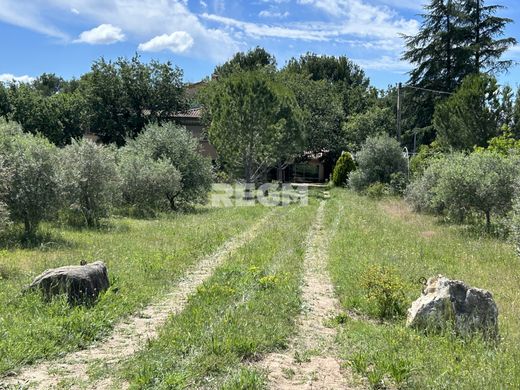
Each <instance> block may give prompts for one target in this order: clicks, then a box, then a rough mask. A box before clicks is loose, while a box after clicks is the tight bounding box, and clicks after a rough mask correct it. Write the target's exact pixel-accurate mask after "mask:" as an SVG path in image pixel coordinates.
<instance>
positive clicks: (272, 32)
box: [201, 13, 337, 41]
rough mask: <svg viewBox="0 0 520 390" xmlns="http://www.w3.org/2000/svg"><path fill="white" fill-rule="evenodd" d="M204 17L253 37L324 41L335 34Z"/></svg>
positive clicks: (223, 17)
mask: <svg viewBox="0 0 520 390" xmlns="http://www.w3.org/2000/svg"><path fill="white" fill-rule="evenodd" d="M201 16H202V17H203V18H204V19H207V20H211V21H214V22H218V23H221V24H223V25H225V26H228V27H234V28H238V29H240V30H243V31H244V32H245V33H246V34H247V35H250V36H252V37H255V38H261V37H271V38H287V39H301V40H307V41H326V40H328V38H329V37H330V36H331V35H337V34H336V33H332V34H331V32H330V31H314V30H306V29H295V28H290V27H282V26H269V25H266V24H256V23H250V22H243V21H240V20H236V19H232V18H226V17H225V16H218V15H210V14H206V13H204V14H202V15H201Z"/></svg>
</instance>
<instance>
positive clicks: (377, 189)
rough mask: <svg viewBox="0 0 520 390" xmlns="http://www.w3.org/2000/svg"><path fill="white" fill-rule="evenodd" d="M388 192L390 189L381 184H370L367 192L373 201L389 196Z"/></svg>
mask: <svg viewBox="0 0 520 390" xmlns="http://www.w3.org/2000/svg"><path fill="white" fill-rule="evenodd" d="M388 192H389V191H388V187H387V186H386V185H384V184H383V183H379V182H377V183H373V184H370V185H369V186H368V188H367V189H366V190H365V193H366V195H367V196H368V197H369V198H372V199H381V198H382V197H383V196H385V195H388Z"/></svg>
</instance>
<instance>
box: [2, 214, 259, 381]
mask: <svg viewBox="0 0 520 390" xmlns="http://www.w3.org/2000/svg"><path fill="white" fill-rule="evenodd" d="M266 212H267V209H266V208H265V207H242V208H222V209H211V208H206V209H201V210H199V211H198V212H196V213H189V214H188V213H186V214H178V215H175V217H169V216H166V217H163V218H158V219H155V220H132V219H112V220H110V225H109V227H107V228H105V229H96V230H91V229H89V230H77V229H68V228H66V227H65V228H57V227H52V226H50V225H44V232H45V233H46V237H48V240H47V241H45V242H44V243H42V245H41V246H39V247H37V248H35V249H15V248H13V249H11V250H0V334H1V335H2V337H1V338H0V377H1V376H2V375H3V374H5V373H6V372H8V371H10V370H13V369H15V368H17V367H19V366H21V365H24V364H33V363H35V362H37V361H38V360H40V359H49V358H52V357H57V356H59V355H62V354H64V353H66V352H68V351H72V350H77V349H82V348H85V347H86V346H87V345H89V344H91V343H93V342H94V341H96V340H100V339H101V338H103V337H105V336H106V335H107V334H108V333H109V332H110V330H111V328H112V327H113V326H114V324H116V323H117V322H119V321H121V320H122V319H123V318H124V317H126V316H128V315H129V314H131V313H135V312H137V311H138V310H140V309H141V308H142V307H143V306H144V305H146V304H148V303H149V302H150V301H151V300H153V299H161V298H162V297H163V296H164V294H165V292H166V291H169V289H171V288H172V286H173V285H174V284H175V283H176V281H178V280H179V278H181V276H182V275H183V273H184V272H186V270H187V269H188V267H190V266H192V265H194V264H196V262H197V261H198V260H199V259H200V258H201V257H202V256H205V255H209V254H210V253H212V252H214V251H215V250H216V249H217V247H219V246H220V245H221V244H223V242H224V241H226V240H228V239H230V238H231V237H233V236H235V235H237V234H239V233H240V232H241V231H243V230H245V229H247V228H248V227H249V226H250V225H251V224H252V223H254V222H255V221H256V220H257V219H258V218H259V217H261V216H262V215H264V214H265V213H266ZM81 260H86V261H87V262H92V261H95V260H103V261H104V262H105V263H106V264H107V267H108V272H109V277H110V282H111V289H110V290H109V291H107V292H106V293H105V294H103V295H102V296H101V297H100V298H99V300H98V301H97V302H96V305H94V306H92V307H84V306H79V307H70V306H69V304H68V302H67V300H66V298H63V299H60V298H56V299H54V300H53V301H52V302H50V303H49V302H44V301H43V300H42V299H41V298H40V296H39V294H36V293H35V294H25V295H21V291H22V289H23V287H24V286H26V285H27V284H28V283H29V282H30V281H31V279H32V278H33V277H34V276H36V275H37V274H39V273H40V272H42V271H43V270H45V269H48V268H51V267H57V266H62V265H71V264H77V265H79V263H80V261H81ZM0 382H1V380H0Z"/></svg>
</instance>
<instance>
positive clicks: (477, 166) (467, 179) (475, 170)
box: [408, 152, 520, 229]
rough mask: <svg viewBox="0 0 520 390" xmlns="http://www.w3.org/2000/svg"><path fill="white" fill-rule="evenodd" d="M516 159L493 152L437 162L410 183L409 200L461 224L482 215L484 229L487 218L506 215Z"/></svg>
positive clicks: (489, 221)
mask: <svg viewBox="0 0 520 390" xmlns="http://www.w3.org/2000/svg"><path fill="white" fill-rule="evenodd" d="M519 172H520V170H519V168H518V158H517V157H505V156H501V155H499V154H497V153H491V152H481V153H480V152H479V153H472V154H470V155H465V154H462V153H458V154H453V155H450V156H447V157H446V158H444V159H442V160H439V162H438V163H436V164H433V165H432V166H431V167H430V168H428V169H427V170H426V172H425V174H424V175H423V176H422V177H420V178H417V179H416V180H415V181H414V183H412V186H411V188H410V189H409V191H408V194H409V199H411V200H412V202H413V203H415V207H416V208H418V209H425V210H428V211H434V212H437V213H439V212H443V211H445V212H446V213H447V214H448V215H449V216H452V217H455V218H456V219H457V220H458V221H463V220H464V219H465V217H466V216H467V214H468V213H472V212H473V213H482V214H483V215H484V216H485V219H486V227H487V228H488V229H489V228H490V226H491V215H493V214H495V215H500V216H504V215H506V214H507V213H508V212H509V211H510V210H511V208H512V199H513V194H514V187H515V180H516V178H517V176H518V174H519Z"/></svg>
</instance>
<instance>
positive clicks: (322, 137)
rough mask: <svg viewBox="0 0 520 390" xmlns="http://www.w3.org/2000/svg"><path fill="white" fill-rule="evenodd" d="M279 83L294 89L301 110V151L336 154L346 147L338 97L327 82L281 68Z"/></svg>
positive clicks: (342, 117)
mask: <svg viewBox="0 0 520 390" xmlns="http://www.w3.org/2000/svg"><path fill="white" fill-rule="evenodd" d="M279 82H280V83H283V84H285V85H287V87H288V88H289V89H291V90H292V91H293V92H294V94H295V96H296V100H297V102H298V105H299V107H300V108H301V110H302V113H303V133H304V136H305V143H304V145H302V146H303V148H302V150H301V153H303V152H304V151H306V152H312V153H316V154H317V153H320V152H325V151H327V152H334V153H335V154H336V155H337V156H339V155H340V154H341V152H342V151H343V150H344V148H345V146H346V144H345V142H344V134H343V130H342V125H343V123H344V122H345V120H346V118H345V114H344V112H343V108H342V102H341V96H340V95H339V94H337V93H336V92H335V91H334V89H333V88H331V87H330V83H329V82H328V81H326V80H312V79H311V78H310V77H309V76H308V75H305V74H299V73H290V72H286V71H284V72H282V73H281V74H280V75H279Z"/></svg>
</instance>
